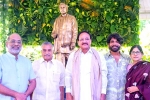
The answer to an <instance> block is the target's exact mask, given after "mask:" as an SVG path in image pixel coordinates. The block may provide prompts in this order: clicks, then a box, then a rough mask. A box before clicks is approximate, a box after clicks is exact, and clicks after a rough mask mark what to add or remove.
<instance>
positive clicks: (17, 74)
mask: <svg viewBox="0 0 150 100" xmlns="http://www.w3.org/2000/svg"><path fill="white" fill-rule="evenodd" d="M6 46H7V49H8V52H7V53H6V54H3V55H1V56H0V100H30V97H29V95H30V94H31V93H32V92H33V90H34V88H35V85H36V81H35V75H34V72H33V69H32V64H31V62H30V60H29V59H27V58H26V57H23V56H21V55H19V53H20V51H21V48H22V39H21V37H20V35H19V34H17V33H13V34H11V35H10V36H9V37H8V39H7V42H6Z"/></svg>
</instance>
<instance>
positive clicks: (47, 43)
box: [41, 41, 53, 48]
mask: <svg viewBox="0 0 150 100" xmlns="http://www.w3.org/2000/svg"><path fill="white" fill-rule="evenodd" d="M43 45H50V46H52V48H53V45H52V43H50V42H48V41H45V42H43V43H42V45H41V46H43Z"/></svg>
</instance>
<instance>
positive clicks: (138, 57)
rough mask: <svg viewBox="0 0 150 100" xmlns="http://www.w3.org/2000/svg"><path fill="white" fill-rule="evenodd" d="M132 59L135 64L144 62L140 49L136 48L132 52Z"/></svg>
mask: <svg viewBox="0 0 150 100" xmlns="http://www.w3.org/2000/svg"><path fill="white" fill-rule="evenodd" d="M130 57H131V59H132V60H133V62H138V61H141V60H142V57H143V54H142V53H141V52H140V50H139V49H138V48H134V49H133V50H132V51H131V54H130Z"/></svg>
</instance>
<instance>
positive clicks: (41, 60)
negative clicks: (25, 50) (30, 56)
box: [40, 58, 54, 64]
mask: <svg viewBox="0 0 150 100" xmlns="http://www.w3.org/2000/svg"><path fill="white" fill-rule="evenodd" d="M43 62H47V61H45V60H44V59H43V58H41V59H40V63H43ZM48 62H50V63H52V64H53V63H54V60H53V59H52V60H51V61H48Z"/></svg>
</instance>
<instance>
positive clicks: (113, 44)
mask: <svg viewBox="0 0 150 100" xmlns="http://www.w3.org/2000/svg"><path fill="white" fill-rule="evenodd" d="M120 46H121V45H120V43H119V42H118V41H117V39H115V38H112V39H111V40H110V43H109V49H110V51H112V52H118V51H119V50H120Z"/></svg>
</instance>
